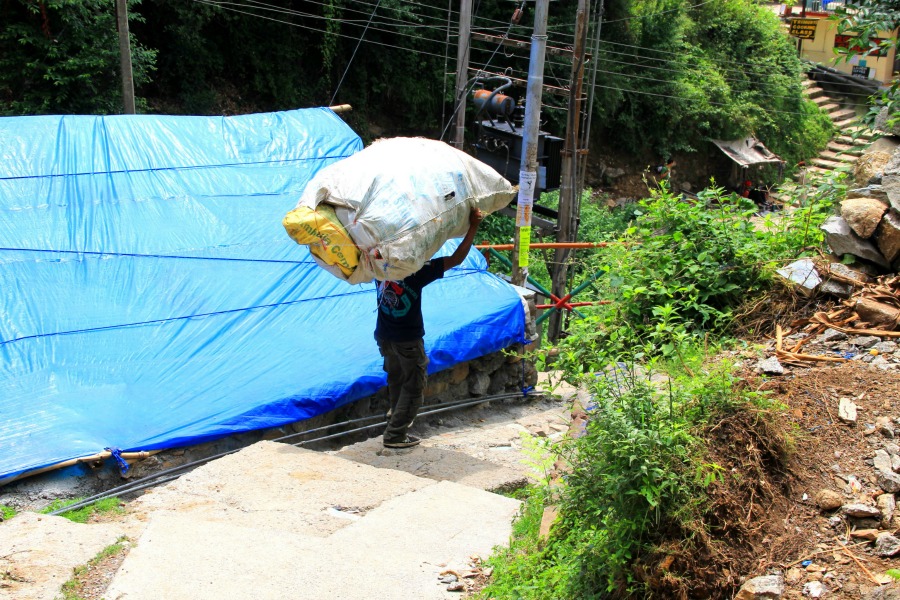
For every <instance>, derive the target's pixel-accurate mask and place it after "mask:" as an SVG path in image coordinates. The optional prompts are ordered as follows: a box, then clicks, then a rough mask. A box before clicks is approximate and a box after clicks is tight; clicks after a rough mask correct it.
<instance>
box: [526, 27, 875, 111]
mask: <svg viewBox="0 0 900 600" xmlns="http://www.w3.org/2000/svg"><path fill="white" fill-rule="evenodd" d="M601 43H606V41H605V40H601ZM616 45H626V46H628V47H631V48H637V49H644V50H652V51H655V52H662V51H660V50H656V49H654V48H642V47H640V46H631V45H627V44H616ZM517 50H521V49H519V48H517ZM604 54H613V55H617V56H623V57H625V58H628V59H634V60H618V59H614V58H609V57H606V56H603V55H602V54H601V55H600V56H598V57H596V59H595V60H599V61H606V62H610V63H615V64H622V65H627V66H631V67H637V68H640V69H650V70H656V71H664V72H668V73H679V72H680V73H686V74H687V73H692V72H694V73H698V74H701V75H702V71H701V70H699V69H697V70H693V69H691V68H689V67H688V66H686V65H684V64H683V63H678V62H676V61H674V60H671V59H661V58H655V57H651V56H641V55H638V54H635V53H629V52H617V51H615V50H605V51H604ZM519 57H520V58H524V56H521V55H520V56H519ZM637 60H648V61H653V62H657V63H663V64H664V65H666V66H655V65H648V64H640V63H639V62H636V61H637ZM547 64H548V65H552V66H559V67H563V68H568V67H569V63H563V62H558V61H553V60H551V59H549V58H548V59H547ZM738 64H748V63H738ZM722 71H723V72H724V73H726V74H727V73H733V74H741V75H744V76H746V77H747V79H753V78H759V79H763V81H755V82H753V84H754V86H756V87H763V88H764V87H767V86H771V87H773V88H774V87H775V86H776V84H775V83H771V82H768V81H765V80H764V78H762V77H760V75H759V74H758V73H754V72H749V71H745V70H742V69H727V68H725V69H722ZM600 72H603V73H608V74H614V75H619V76H622V77H631V78H637V79H646V80H648V81H659V82H663V83H665V82H667V81H668V82H671V80H662V79H653V78H649V77H643V76H640V75H636V74H632V73H623V72H619V71H602V70H601V71H600ZM766 75H767V76H768V75H770V74H766ZM722 79H723V80H724V81H727V82H731V83H747V81H746V80H741V79H736V78H735V77H722ZM672 83H674V82H672ZM562 87H566V86H565V85H563V86H562ZM845 95H848V96H857V97H863V98H866V97H869V96H870V95H869V94H862V93H852V92H846V93H845ZM771 97H773V98H786V99H788V98H792V97H791V96H783V95H775V96H771Z"/></svg>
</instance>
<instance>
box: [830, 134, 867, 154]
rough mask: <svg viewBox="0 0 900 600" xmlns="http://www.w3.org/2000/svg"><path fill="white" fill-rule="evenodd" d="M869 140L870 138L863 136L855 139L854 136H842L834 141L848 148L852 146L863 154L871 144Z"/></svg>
mask: <svg viewBox="0 0 900 600" xmlns="http://www.w3.org/2000/svg"><path fill="white" fill-rule="evenodd" d="M869 139H870V138H866V137H862V136H860V137H858V138H856V139H854V138H853V137H852V136H849V135H844V134H841V135H839V136H837V137H836V138H834V141H835V142H837V143H839V144H843V145H846V146H852V147H853V148H854V149H855V150H859V151H860V152H862V151H863V150H864V149H865V147H866V146H867V145H868V144H869Z"/></svg>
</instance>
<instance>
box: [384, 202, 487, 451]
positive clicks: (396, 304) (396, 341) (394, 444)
mask: <svg viewBox="0 0 900 600" xmlns="http://www.w3.org/2000/svg"><path fill="white" fill-rule="evenodd" d="M483 219H484V215H482V213H481V211H480V210H478V209H477V208H473V209H472V210H471V211H470V213H469V229H468V231H466V235H465V237H464V238H463V240H462V242H460V244H459V246H458V247H457V248H456V250H455V251H454V252H453V254H451V255H450V256H442V257H438V258H435V259H432V260H430V261H428V262H426V263H425V264H424V265H423V266H422V268H421V269H419V270H418V271H416V272H415V273H413V274H412V275H409V276H408V277H406V278H405V279H402V280H400V281H380V282H378V294H377V296H378V320H377V323H376V325H375V341H376V342H378V349H379V351H380V352H381V355H382V356H383V357H384V370H385V372H386V373H387V383H388V396H389V397H390V403H391V406H390V410H389V411H388V425H387V428H386V429H385V431H384V438H383V443H384V446H385V448H409V447H412V446H415V445H417V444H418V443H419V441H420V440H419V438H417V437H415V436H412V435H409V434H408V433H407V432H408V430H409V428H410V426H411V425H412V423H413V421H414V420H415V418H416V415H417V414H418V412H419V408H421V406H422V403H423V402H424V399H425V382H426V379H427V373H428V372H427V368H428V356H427V355H426V354H425V342H424V337H425V325H424V321H423V319H422V289H423V288H424V287H425V286H426V285H428V284H429V283H431V282H433V281H436V280H438V279H440V278H442V277H443V276H444V273H445V272H446V271H448V270H450V269H452V268H453V267H456V266H459V265H460V264H462V262H463V260H465V258H466V255H468V253H469V250H470V249H471V248H472V242H473V241H474V239H475V232H476V231H477V230H478V226H479V225H480V224H481V221H482V220H483Z"/></svg>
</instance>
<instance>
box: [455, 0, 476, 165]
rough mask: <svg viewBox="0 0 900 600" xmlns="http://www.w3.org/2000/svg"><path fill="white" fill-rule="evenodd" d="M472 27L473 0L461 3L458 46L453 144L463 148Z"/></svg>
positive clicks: (464, 0) (461, 0)
mask: <svg viewBox="0 0 900 600" xmlns="http://www.w3.org/2000/svg"><path fill="white" fill-rule="evenodd" d="M471 29H472V0H460V3H459V40H458V42H457V46H456V102H455V104H454V105H455V107H456V116H455V117H454V128H453V141H452V144H453V145H454V146H455V147H456V148H458V149H459V150H462V149H463V144H464V143H465V139H466V87H467V86H466V84H467V82H468V73H469V47H470V45H471V44H470V41H471V40H470V39H469V38H470V31H471Z"/></svg>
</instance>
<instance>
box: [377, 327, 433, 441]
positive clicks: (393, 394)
mask: <svg viewBox="0 0 900 600" xmlns="http://www.w3.org/2000/svg"><path fill="white" fill-rule="evenodd" d="M376 341H377V342H378V350H379V351H380V352H381V356H383V357H384V370H385V372H386V373H387V383H388V396H389V397H390V401H391V416H390V419H389V420H388V425H387V428H386V429H385V430H384V441H385V442H401V441H403V440H404V439H406V432H407V430H408V429H409V427H410V425H412V423H413V420H415V418H416V415H417V414H418V412H419V408H421V406H422V402H423V401H424V399H425V381H426V376H427V373H428V371H427V369H428V356H426V354H425V342H424V341H423V340H413V341H411V342H389V341H387V340H381V339H376Z"/></svg>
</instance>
